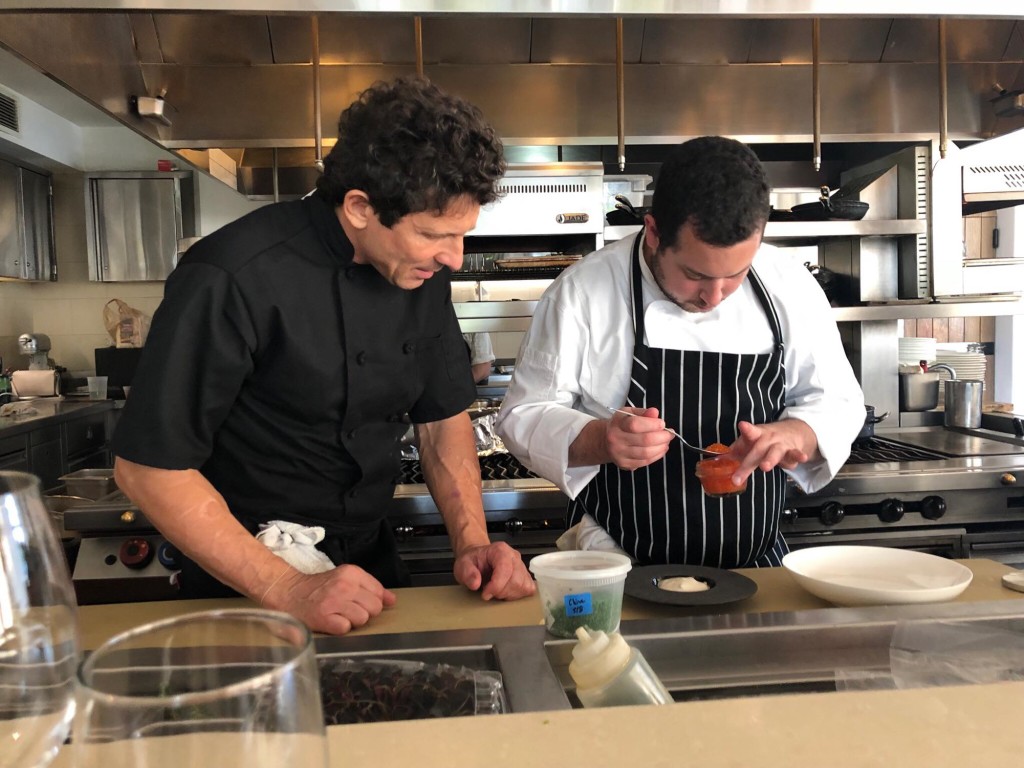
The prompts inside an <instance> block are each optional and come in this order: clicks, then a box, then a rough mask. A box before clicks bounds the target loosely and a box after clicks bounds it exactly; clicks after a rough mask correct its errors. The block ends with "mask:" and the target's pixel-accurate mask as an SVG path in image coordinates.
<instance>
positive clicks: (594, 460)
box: [569, 419, 612, 467]
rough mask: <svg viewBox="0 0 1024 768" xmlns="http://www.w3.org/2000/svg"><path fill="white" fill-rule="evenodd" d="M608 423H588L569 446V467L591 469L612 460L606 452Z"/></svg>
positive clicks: (596, 420) (599, 421)
mask: <svg viewBox="0 0 1024 768" xmlns="http://www.w3.org/2000/svg"><path fill="white" fill-rule="evenodd" d="M607 434H608V421H607V420H605V419H594V420H593V421H590V422H589V423H588V424H586V426H584V427H583V429H582V430H581V431H580V433H579V434H578V435H577V436H576V439H575V440H573V441H572V443H571V444H570V445H569V466H570V467H593V466H598V465H600V464H607V463H608V462H610V461H611V460H612V456H611V453H610V452H609V451H608V440H607Z"/></svg>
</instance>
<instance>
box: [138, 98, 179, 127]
mask: <svg viewBox="0 0 1024 768" xmlns="http://www.w3.org/2000/svg"><path fill="white" fill-rule="evenodd" d="M128 103H129V105H130V106H131V109H132V112H134V113H135V114H137V115H138V116H139V117H143V118H146V119H147V120H156V121H158V122H160V123H163V124H164V125H168V126H169V125H170V124H171V121H170V120H168V119H167V116H166V115H165V114H164V107H166V105H167V102H166V101H165V100H164V94H163V93H161V94H160V95H159V96H129V97H128Z"/></svg>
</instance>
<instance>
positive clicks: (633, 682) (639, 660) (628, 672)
mask: <svg viewBox="0 0 1024 768" xmlns="http://www.w3.org/2000/svg"><path fill="white" fill-rule="evenodd" d="M576 637H577V638H579V642H578V643H576V647H575V648H573V649H572V661H571V662H570V663H569V674H570V676H572V679H573V680H574V681H575V682H576V695H577V696H578V697H579V700H580V701H581V702H582V703H583V706H584V707H618V706H624V705H628V704H671V703H672V695H671V694H670V693H669V692H668V691H667V690H666V689H665V686H664V685H662V682H661V680H659V679H658V677H657V675H655V674H654V672H653V671H652V670H651V667H650V665H649V664H648V663H647V660H646V659H645V658H644V657H643V655H642V654H641V653H640V651H638V650H637V649H636V648H632V647H630V646H629V644H628V643H626V641H625V640H624V639H623V637H622V635H620V634H619V633H618V632H613V633H612V634H610V635H609V634H606V633H604V632H601V631H600V630H597V631H594V632H591V631H588V630H587V628H586V627H580V628H579V629H577V630H576Z"/></svg>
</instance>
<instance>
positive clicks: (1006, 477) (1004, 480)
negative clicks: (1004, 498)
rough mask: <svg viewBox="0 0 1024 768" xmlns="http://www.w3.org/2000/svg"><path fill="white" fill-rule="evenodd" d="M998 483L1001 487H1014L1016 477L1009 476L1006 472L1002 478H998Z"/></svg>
mask: <svg viewBox="0 0 1024 768" xmlns="http://www.w3.org/2000/svg"><path fill="white" fill-rule="evenodd" d="M999 482H1000V483H1002V484H1003V485H1016V484H1017V476H1016V475H1013V474H1010V473H1009V472H1006V473H1004V474H1003V475H1002V477H1000V478H999Z"/></svg>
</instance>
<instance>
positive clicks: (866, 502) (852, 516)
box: [782, 427, 1024, 567]
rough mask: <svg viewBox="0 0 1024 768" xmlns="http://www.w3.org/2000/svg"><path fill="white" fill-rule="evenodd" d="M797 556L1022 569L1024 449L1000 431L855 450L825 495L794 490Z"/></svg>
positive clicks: (890, 441)
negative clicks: (859, 555)
mask: <svg viewBox="0 0 1024 768" xmlns="http://www.w3.org/2000/svg"><path fill="white" fill-rule="evenodd" d="M782 532H783V534H784V535H785V537H786V540H787V541H788V542H789V545H790V547H791V548H793V549H799V548H801V547H806V546H817V545H821V544H829V543H835V544H840V543H843V544H850V543H857V544H883V545H886V546H897V547H903V548H908V549H917V550H921V551H926V552H931V553H934V554H941V555H944V556H947V557H972V556H974V557H987V558H991V559H995V560H1001V561H1003V562H1007V563H1010V564H1013V565H1016V566H1018V567H1020V566H1024V439H1022V438H1020V437H1014V436H1012V435H1010V434H1008V433H1004V432H998V431H995V430H992V429H970V430H969V429H951V428H944V427H909V428H896V429H890V430H886V431H884V432H879V433H878V434H877V435H876V436H875V437H871V438H867V439H864V440H860V441H857V442H856V443H854V445H853V447H852V449H851V453H850V458H849V460H848V461H847V462H846V464H844V465H843V467H842V468H841V469H840V470H839V472H838V474H837V475H836V477H835V479H834V480H833V481H832V482H831V483H829V484H828V485H827V486H826V487H825V488H822V489H821V490H820V491H817V492H816V493H812V494H804V493H802V492H800V490H799V489H798V488H797V487H796V485H795V484H793V483H791V484H790V491H789V493H788V494H787V497H786V509H785V511H784V513H783V521H782Z"/></svg>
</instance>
